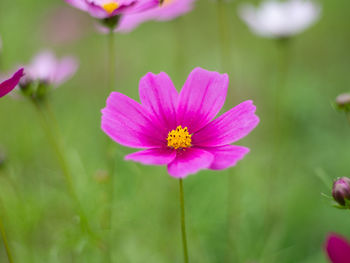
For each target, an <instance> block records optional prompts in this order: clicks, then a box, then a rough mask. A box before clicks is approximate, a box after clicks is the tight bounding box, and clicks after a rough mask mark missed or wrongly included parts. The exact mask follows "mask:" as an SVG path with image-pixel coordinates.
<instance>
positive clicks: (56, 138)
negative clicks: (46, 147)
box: [32, 99, 95, 238]
mask: <svg viewBox="0 0 350 263" xmlns="http://www.w3.org/2000/svg"><path fill="white" fill-rule="evenodd" d="M32 102H33V104H34V106H35V108H36V110H37V112H38V114H39V117H40V120H41V122H42V127H43V129H44V130H45V133H46V135H47V138H48V140H49V143H50V144H51V146H52V148H53V150H54V152H55V154H56V156H57V160H58V162H59V165H60V167H61V170H62V174H63V176H64V179H65V182H66V185H67V188H68V193H69V195H70V196H71V198H72V199H73V201H74V203H75V206H76V208H77V210H78V214H79V217H80V220H81V226H82V228H83V230H84V231H86V232H87V233H89V234H90V235H91V236H92V237H94V235H93V233H92V231H91V229H90V226H89V223H88V220H87V217H86V215H85V213H84V211H83V208H82V206H81V204H80V201H79V198H78V196H77V194H76V192H75V189H74V186H73V179H72V175H71V172H70V169H69V166H68V164H67V160H66V157H65V153H64V150H63V146H62V137H61V135H60V134H59V131H58V130H56V129H55V128H56V127H57V126H58V125H57V123H55V124H51V123H50V121H49V119H50V120H51V121H54V120H55V118H54V117H51V118H47V116H46V114H45V110H44V109H43V106H47V105H48V104H47V103H43V104H41V103H40V102H39V101H37V100H36V99H32ZM48 111H50V110H49V109H48V108H46V112H48ZM50 114H53V113H52V112H51V113H50ZM52 126H54V128H52ZM94 238H95V237H94Z"/></svg>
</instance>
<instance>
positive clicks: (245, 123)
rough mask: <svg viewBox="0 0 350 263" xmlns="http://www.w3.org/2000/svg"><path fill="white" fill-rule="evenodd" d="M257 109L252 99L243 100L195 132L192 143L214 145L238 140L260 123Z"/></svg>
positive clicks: (202, 145) (203, 145)
mask: <svg viewBox="0 0 350 263" xmlns="http://www.w3.org/2000/svg"><path fill="white" fill-rule="evenodd" d="M255 110H256V107H255V106H254V105H253V102H252V101H250V100H248V101H245V102H242V103H241V104H239V105H237V106H236V107H234V108H233V109H231V110H229V111H228V112H226V113H224V114H223V115H221V116H220V117H219V118H217V119H215V120H214V121H212V122H211V123H209V124H208V125H207V126H206V127H204V128H203V129H201V130H200V131H198V132H197V133H195V134H193V136H192V144H193V145H196V146H201V147H205V146H207V147H213V146H220V145H226V144H230V143H233V142H235V141H238V140H239V139H241V138H243V137H244V136H246V135H247V134H248V133H250V132H251V131H252V130H253V129H254V128H255V127H256V126H257V125H258V123H259V118H258V117H257V116H256V115H255Z"/></svg>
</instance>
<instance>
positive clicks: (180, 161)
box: [168, 148, 214, 178]
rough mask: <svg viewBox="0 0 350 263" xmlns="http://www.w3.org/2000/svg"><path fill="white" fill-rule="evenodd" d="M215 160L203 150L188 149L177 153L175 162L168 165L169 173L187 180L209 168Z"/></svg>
mask: <svg viewBox="0 0 350 263" xmlns="http://www.w3.org/2000/svg"><path fill="white" fill-rule="evenodd" d="M213 160H214V156H213V155H212V154H211V153H209V152H207V151H205V150H203V149H197V148H187V149H185V150H183V151H178V152H177V155H176V158H175V160H174V161H172V162H171V163H170V164H169V165H168V172H169V174H170V175H171V176H173V177H176V178H185V177H186V176H188V175H190V174H195V173H197V172H198V171H200V170H202V169H207V168H209V167H210V165H211V163H212V162H213Z"/></svg>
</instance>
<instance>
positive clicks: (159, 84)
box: [139, 72, 178, 138]
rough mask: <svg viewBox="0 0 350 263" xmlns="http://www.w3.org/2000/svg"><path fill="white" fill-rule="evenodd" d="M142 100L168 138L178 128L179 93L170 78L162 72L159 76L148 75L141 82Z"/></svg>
mask: <svg viewBox="0 0 350 263" xmlns="http://www.w3.org/2000/svg"><path fill="white" fill-rule="evenodd" d="M139 92H140V100H141V104H142V106H143V107H145V108H146V109H147V110H148V111H149V112H150V113H151V114H152V115H153V118H152V119H153V120H156V121H157V124H158V126H159V130H160V131H162V134H163V137H164V138H166V137H167V134H168V132H169V131H171V130H172V129H175V127H176V104H177V99H178V92H177V90H176V89H175V87H174V84H173V82H172V81H171V79H170V78H169V76H168V75H167V74H166V73H164V72H162V73H160V74H158V75H155V74H153V73H148V74H147V75H146V76H144V77H143V78H142V79H141V80H140V84H139Z"/></svg>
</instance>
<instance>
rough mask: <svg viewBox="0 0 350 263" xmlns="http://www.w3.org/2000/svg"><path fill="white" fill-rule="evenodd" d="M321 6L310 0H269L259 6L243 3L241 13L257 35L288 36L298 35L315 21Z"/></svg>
mask: <svg viewBox="0 0 350 263" xmlns="http://www.w3.org/2000/svg"><path fill="white" fill-rule="evenodd" d="M320 11H321V8H320V7H319V6H318V5H317V4H315V3H313V2H312V1H310V0H288V1H286V2H279V1H275V0H269V1H266V2H264V3H262V5H261V6H260V7H258V8H256V7H254V6H253V5H251V4H243V5H242V6H241V7H240V9H239V15H240V17H241V18H242V19H243V20H244V22H246V23H247V25H248V26H249V27H250V29H251V30H252V31H253V32H254V33H256V34H257V35H260V36H263V37H270V38H286V37H290V36H293V35H296V34H298V33H300V32H302V31H304V30H305V29H306V28H308V27H309V26H311V25H312V24H313V23H315V22H316V21H317V20H318V18H319V16H320Z"/></svg>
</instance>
